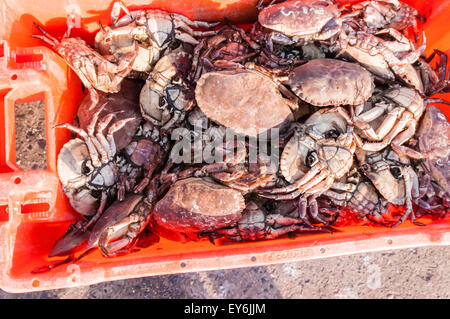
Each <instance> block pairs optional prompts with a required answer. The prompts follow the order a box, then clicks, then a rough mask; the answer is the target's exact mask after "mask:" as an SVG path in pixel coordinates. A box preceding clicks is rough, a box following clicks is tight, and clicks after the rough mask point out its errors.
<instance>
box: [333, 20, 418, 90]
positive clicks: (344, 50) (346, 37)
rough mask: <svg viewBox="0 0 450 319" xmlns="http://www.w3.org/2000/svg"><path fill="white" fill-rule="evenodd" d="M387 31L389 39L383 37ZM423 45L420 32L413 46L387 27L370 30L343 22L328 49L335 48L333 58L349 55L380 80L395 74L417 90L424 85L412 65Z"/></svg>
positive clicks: (394, 76)
mask: <svg viewBox="0 0 450 319" xmlns="http://www.w3.org/2000/svg"><path fill="white" fill-rule="evenodd" d="M384 34H387V35H388V36H390V37H391V38H393V40H384V39H383V38H381V37H380V36H381V35H384ZM425 47H426V38H425V34H423V39H422V44H421V46H420V47H417V46H416V45H415V44H414V43H413V42H412V41H411V40H409V39H408V38H407V37H406V36H404V35H403V34H402V33H400V32H399V31H397V30H395V29H393V28H389V29H383V30H380V31H378V32H377V33H376V34H371V33H368V32H365V31H361V30H355V29H353V28H352V27H350V26H347V27H346V28H344V29H343V30H342V32H341V33H340V34H339V39H338V41H336V43H335V45H334V46H332V48H334V49H331V51H337V54H336V58H341V57H344V58H350V59H353V60H355V61H357V62H358V63H360V64H361V65H362V66H364V67H365V68H366V69H367V70H369V71H370V72H372V73H373V74H374V75H375V76H377V77H378V78H379V79H381V81H394V80H395V79H396V77H397V78H398V79H400V80H401V81H403V82H404V83H406V84H407V85H409V86H412V87H414V88H415V89H416V90H417V91H419V92H420V93H421V94H423V93H424V87H423V83H422V79H421V76H420V72H419V71H418V70H417V69H416V68H415V66H414V63H415V62H417V61H418V60H419V58H420V56H421V55H422V54H423V52H424V50H425Z"/></svg>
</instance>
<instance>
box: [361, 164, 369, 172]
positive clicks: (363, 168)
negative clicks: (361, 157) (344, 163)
mask: <svg viewBox="0 0 450 319" xmlns="http://www.w3.org/2000/svg"><path fill="white" fill-rule="evenodd" d="M361 170H362V171H363V172H368V171H369V170H370V167H369V165H368V164H362V165H361Z"/></svg>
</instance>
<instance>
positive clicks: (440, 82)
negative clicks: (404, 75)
mask: <svg viewBox="0 0 450 319" xmlns="http://www.w3.org/2000/svg"><path fill="white" fill-rule="evenodd" d="M435 56H439V63H437V65H436V67H435V69H433V67H432V66H431V65H430V64H429V63H430V62H431V61H432V60H433V59H434V57H435ZM447 60H448V57H447V54H446V53H444V52H442V51H440V50H434V51H433V53H432V54H431V55H430V56H429V57H428V58H426V59H422V58H420V59H419V60H418V61H417V64H418V70H419V71H420V76H421V79H422V83H423V86H424V92H425V96H432V95H434V94H436V93H441V92H442V93H448V92H450V72H449V73H448V75H447V76H446V73H447Z"/></svg>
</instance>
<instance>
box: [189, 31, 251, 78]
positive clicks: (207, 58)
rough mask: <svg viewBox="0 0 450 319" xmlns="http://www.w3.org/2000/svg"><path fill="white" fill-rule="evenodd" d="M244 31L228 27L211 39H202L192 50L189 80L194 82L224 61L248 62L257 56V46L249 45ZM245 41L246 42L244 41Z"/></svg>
mask: <svg viewBox="0 0 450 319" xmlns="http://www.w3.org/2000/svg"><path fill="white" fill-rule="evenodd" d="M247 38H248V37H247V36H246V34H245V31H244V30H242V29H240V28H238V27H236V26H230V28H228V29H222V30H219V31H218V32H217V34H216V35H215V36H213V37H211V38H203V39H202V40H201V41H200V43H199V44H197V45H196V46H195V48H194V54H193V60H192V71H191V79H192V81H193V82H196V81H197V80H198V79H199V78H200V76H201V75H202V74H203V73H206V72H210V71H213V70H215V69H216V68H219V67H220V65H221V63H223V62H224V61H231V62H240V63H242V62H248V61H250V59H251V58H252V57H254V56H255V55H257V54H258V52H256V50H257V49H259V46H256V47H255V46H254V47H252V46H251V45H249V43H248V41H249V39H247ZM246 39H247V41H246Z"/></svg>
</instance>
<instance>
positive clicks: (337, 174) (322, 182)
mask: <svg viewBox="0 0 450 319" xmlns="http://www.w3.org/2000/svg"><path fill="white" fill-rule="evenodd" d="M344 112H345V110H344ZM352 131H353V127H352V126H351V125H348V122H347V120H346V119H345V118H344V117H343V116H342V115H341V113H339V112H337V111H336V110H334V109H333V108H326V109H321V110H319V111H317V112H316V113H314V114H313V115H311V116H310V117H309V118H308V119H307V120H306V121H305V123H304V124H303V125H299V126H298V129H297V131H296V133H295V134H294V136H293V137H292V138H291V139H290V140H289V142H288V143H287V144H286V146H285V147H284V150H283V153H282V154H281V161H280V170H281V173H282V175H283V177H284V179H285V180H286V181H287V182H289V183H290V184H288V185H287V186H284V187H279V188H268V189H262V188H261V189H259V190H256V192H257V193H258V194H259V195H260V196H262V197H265V198H270V199H276V200H289V199H295V198H298V201H299V217H300V218H302V219H303V220H305V222H307V223H310V222H309V219H308V217H307V208H308V206H309V207H310V214H311V217H312V218H313V219H314V221H317V222H321V223H323V224H325V225H326V224H327V221H325V220H324V219H323V218H321V217H320V216H319V211H318V207H317V201H316V198H317V197H318V196H320V195H321V194H322V193H323V192H325V191H326V190H328V189H329V188H330V187H331V186H332V185H333V183H334V182H335V181H336V180H338V179H339V178H341V177H342V176H344V175H345V174H346V173H347V172H348V171H349V170H350V168H351V166H352V163H353V154H354V152H355V149H356V144H355V142H354V141H353V132H352Z"/></svg>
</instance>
